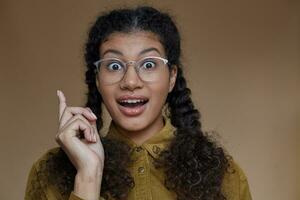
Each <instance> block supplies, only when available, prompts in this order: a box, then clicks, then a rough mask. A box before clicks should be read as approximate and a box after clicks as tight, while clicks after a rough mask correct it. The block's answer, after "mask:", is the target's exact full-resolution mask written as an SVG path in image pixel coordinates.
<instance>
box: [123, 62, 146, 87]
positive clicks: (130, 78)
mask: <svg viewBox="0 0 300 200" xmlns="http://www.w3.org/2000/svg"><path fill="white" fill-rule="evenodd" d="M127 67H128V68H127V71H126V72H125V74H124V77H123V79H122V80H121V82H120V88H121V89H128V90H130V91H133V90H134V89H136V88H142V87H143V81H142V80H141V79H140V77H139V75H138V74H137V72H136V70H135V67H134V65H128V66H127Z"/></svg>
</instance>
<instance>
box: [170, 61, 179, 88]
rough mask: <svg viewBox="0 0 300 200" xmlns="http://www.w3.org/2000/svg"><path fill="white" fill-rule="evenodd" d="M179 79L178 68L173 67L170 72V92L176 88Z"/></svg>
mask: <svg viewBox="0 0 300 200" xmlns="http://www.w3.org/2000/svg"><path fill="white" fill-rule="evenodd" d="M176 77H177V66H176V65H172V67H171V70H170V83H169V92H171V91H172V90H173V88H174V85H175V82H176Z"/></svg>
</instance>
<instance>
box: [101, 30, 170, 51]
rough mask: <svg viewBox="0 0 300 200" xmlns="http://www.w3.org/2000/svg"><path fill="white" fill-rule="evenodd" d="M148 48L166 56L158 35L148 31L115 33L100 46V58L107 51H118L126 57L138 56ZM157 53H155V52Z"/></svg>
mask: <svg viewBox="0 0 300 200" xmlns="http://www.w3.org/2000/svg"><path fill="white" fill-rule="evenodd" d="M148 48H155V49H157V50H158V52H156V54H160V56H164V55H165V51H164V47H163V45H162V44H161V42H160V40H159V37H158V35H156V34H154V33H152V32H147V31H134V32H129V33H123V32H115V33H112V34H111V35H109V36H108V38H107V39H106V40H105V41H104V42H103V43H102V45H101V46H100V56H101V57H102V55H103V53H105V52H106V51H107V50H117V51H119V52H121V53H122V54H123V55H124V56H136V55H137V54H139V53H140V52H142V51H143V50H145V49H148ZM154 52H155V51H154Z"/></svg>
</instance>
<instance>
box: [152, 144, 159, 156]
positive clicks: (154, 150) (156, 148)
mask: <svg viewBox="0 0 300 200" xmlns="http://www.w3.org/2000/svg"><path fill="white" fill-rule="evenodd" d="M152 151H153V152H154V153H156V154H158V153H159V152H160V148H159V147H158V146H156V145H154V146H153V147H152Z"/></svg>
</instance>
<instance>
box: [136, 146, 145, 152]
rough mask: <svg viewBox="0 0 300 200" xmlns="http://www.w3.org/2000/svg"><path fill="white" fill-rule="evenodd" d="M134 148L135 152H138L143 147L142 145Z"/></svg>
mask: <svg viewBox="0 0 300 200" xmlns="http://www.w3.org/2000/svg"><path fill="white" fill-rule="evenodd" d="M135 150H136V152H140V151H143V148H142V147H136V148H135Z"/></svg>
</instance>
